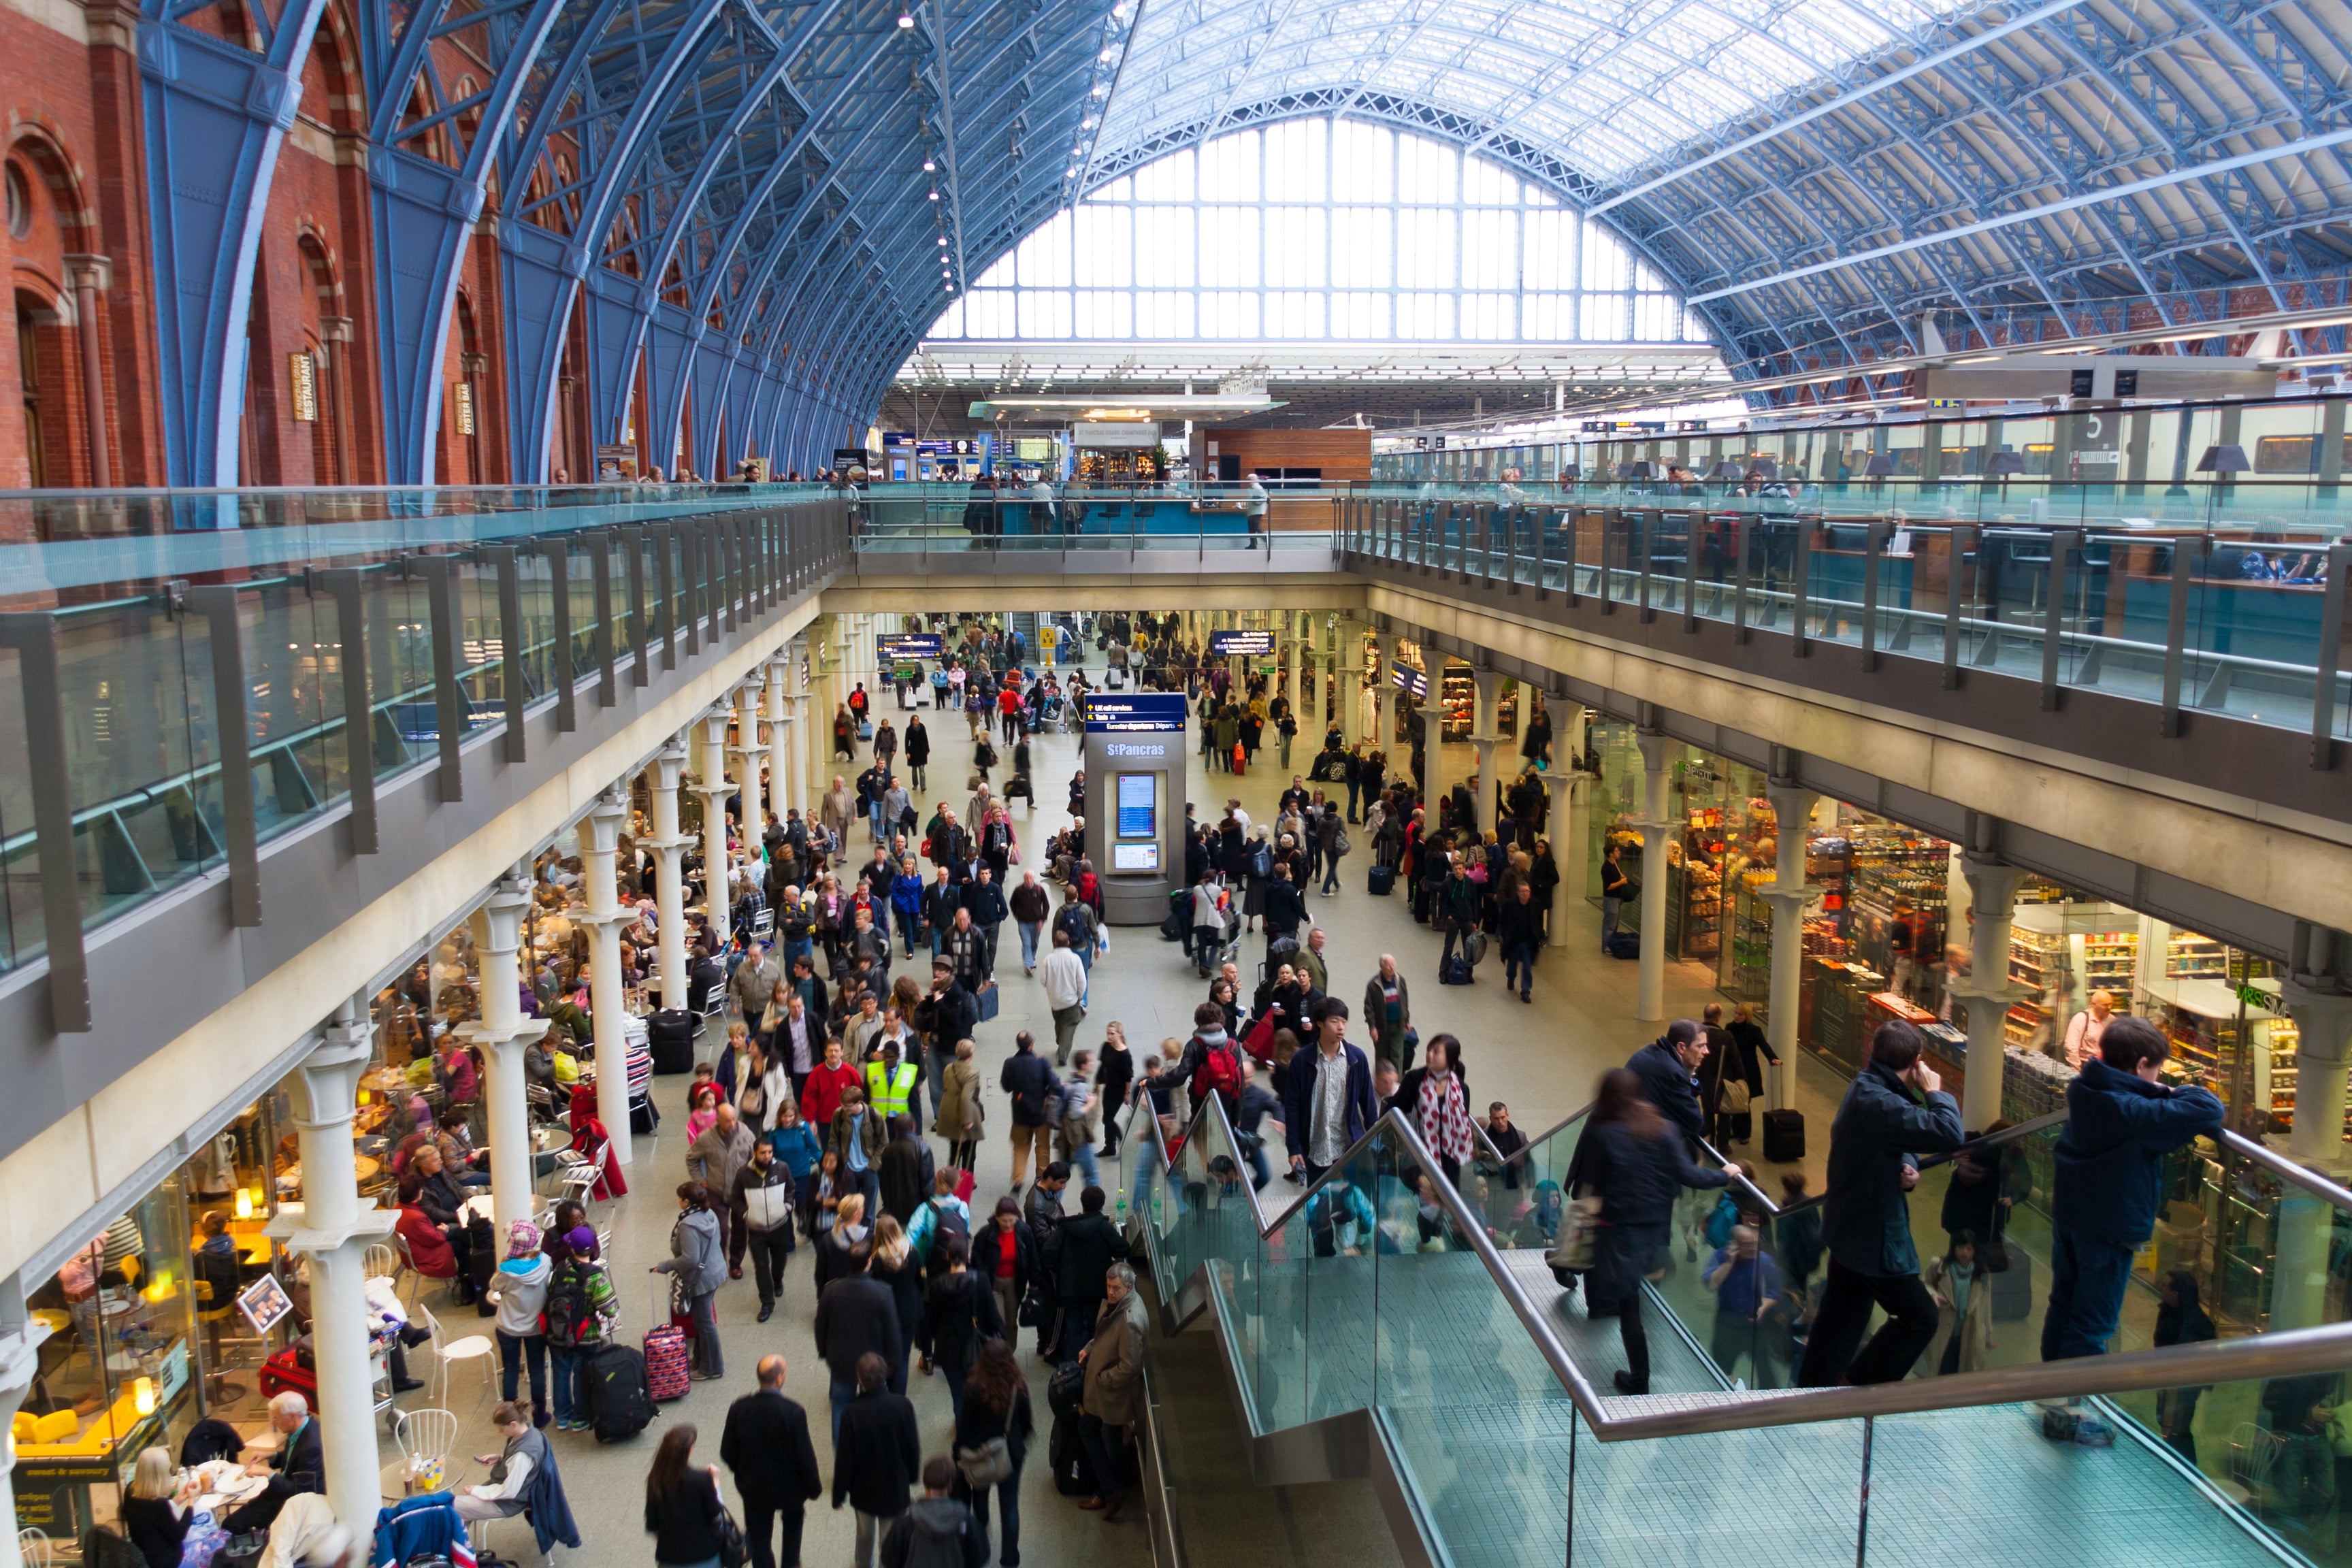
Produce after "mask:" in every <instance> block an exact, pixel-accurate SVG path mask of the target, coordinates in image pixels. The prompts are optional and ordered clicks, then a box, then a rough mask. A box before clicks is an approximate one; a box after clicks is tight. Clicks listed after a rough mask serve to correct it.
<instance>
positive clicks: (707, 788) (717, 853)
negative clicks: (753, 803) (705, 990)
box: [694, 697, 735, 956]
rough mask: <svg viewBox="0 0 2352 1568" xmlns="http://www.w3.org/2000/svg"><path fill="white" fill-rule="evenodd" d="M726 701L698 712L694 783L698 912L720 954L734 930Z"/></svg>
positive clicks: (714, 949) (729, 712) (728, 712)
mask: <svg viewBox="0 0 2352 1568" xmlns="http://www.w3.org/2000/svg"><path fill="white" fill-rule="evenodd" d="M729 703H730V699H727V698H723V697H722V698H720V699H719V701H718V702H717V703H716V704H715V705H713V706H712V707H711V708H709V710H706V711H705V712H704V713H703V715H702V719H701V724H702V782H701V783H699V784H696V785H695V786H694V793H695V794H697V795H700V796H701V797H702V912H703V913H704V915H705V916H707V917H708V918H709V921H710V941H711V943H712V947H711V951H712V952H714V953H716V954H719V955H721V956H723V955H724V954H725V952H726V951H727V935H728V932H729V931H732V930H733V929H734V927H733V924H732V921H730V911H729V910H728V896H729V894H730V892H732V891H733V889H730V887H729V886H728V883H729V880H730V876H729V873H730V869H731V868H730V865H729V861H728V855H727V797H728V796H729V795H732V794H734V793H735V784H734V782H733V781H732V780H730V778H728V776H727V726H728V724H729V723H730V721H732V720H733V718H734V716H735V715H734V710H733V709H732V708H731V707H730V705H729Z"/></svg>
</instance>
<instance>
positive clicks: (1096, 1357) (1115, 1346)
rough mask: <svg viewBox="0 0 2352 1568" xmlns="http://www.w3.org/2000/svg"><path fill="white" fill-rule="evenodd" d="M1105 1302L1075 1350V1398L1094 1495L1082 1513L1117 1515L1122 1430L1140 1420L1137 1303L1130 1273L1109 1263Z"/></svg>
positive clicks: (1122, 1470)
mask: <svg viewBox="0 0 2352 1568" xmlns="http://www.w3.org/2000/svg"><path fill="white" fill-rule="evenodd" d="M1103 1287H1104V1293H1105V1297H1106V1300H1104V1301H1103V1305H1102V1311H1101V1313H1100V1314H1099V1315H1098V1316H1097V1318H1096V1319H1095V1337H1094V1342H1093V1343H1091V1344H1089V1345H1087V1347H1086V1348H1085V1349H1084V1350H1082V1351H1080V1352H1078V1361H1079V1363H1080V1364H1082V1365H1083V1366H1085V1368H1086V1369H1087V1374H1086V1384H1085V1385H1084V1387H1083V1389H1082V1390H1081V1392H1080V1394H1079V1397H1078V1441H1079V1442H1080V1443H1081V1444H1083V1445H1084V1446H1085V1447H1086V1452H1087V1465H1088V1466H1089V1467H1090V1468H1092V1469H1093V1470H1094V1473H1095V1495H1094V1496H1093V1497H1090V1498H1085V1499H1082V1500H1080V1501H1079V1503H1078V1506H1079V1507H1080V1508H1083V1509H1099V1510H1101V1511H1102V1516H1103V1518H1104V1519H1105V1520H1106V1521H1108V1520H1114V1519H1117V1518H1118V1510H1119V1503H1120V1501H1121V1498H1120V1495H1119V1486H1120V1478H1121V1476H1122V1475H1124V1474H1125V1472H1126V1468H1127V1436H1128V1429H1129V1428H1130V1427H1132V1426H1135V1424H1136V1423H1137V1422H1139V1421H1140V1420H1142V1419H1143V1301H1142V1299H1141V1298H1140V1297H1139V1296H1137V1295H1136V1293H1135V1270H1134V1269H1132V1268H1129V1267H1128V1266H1127V1265H1126V1264H1124V1263H1114V1264H1112V1265H1111V1266H1110V1268H1109V1270H1108V1273H1106V1274H1105V1275H1104V1277H1103Z"/></svg>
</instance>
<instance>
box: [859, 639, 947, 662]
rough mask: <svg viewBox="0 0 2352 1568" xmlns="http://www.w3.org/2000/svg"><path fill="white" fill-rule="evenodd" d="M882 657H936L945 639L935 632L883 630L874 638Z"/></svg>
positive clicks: (942, 649) (938, 655)
mask: <svg viewBox="0 0 2352 1568" xmlns="http://www.w3.org/2000/svg"><path fill="white" fill-rule="evenodd" d="M874 645H875V647H877V649H878V650H879V651H880V653H881V655H882V657H883V658H886V659H887V658H939V657H940V654H941V652H943V651H944V648H945V641H944V639H943V638H941V637H940V635H939V633H937V632H885V633H882V634H880V635H878V636H877V637H875V639H874Z"/></svg>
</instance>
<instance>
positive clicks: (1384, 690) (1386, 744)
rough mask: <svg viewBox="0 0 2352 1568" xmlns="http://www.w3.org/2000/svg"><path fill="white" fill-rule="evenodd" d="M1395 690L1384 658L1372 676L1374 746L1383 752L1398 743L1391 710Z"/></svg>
mask: <svg viewBox="0 0 2352 1568" xmlns="http://www.w3.org/2000/svg"><path fill="white" fill-rule="evenodd" d="M1395 689H1396V687H1395V684H1394V683H1393V682H1391V680H1390V679H1389V664H1388V660H1387V659H1385V658H1383V659H1382V660H1381V667H1380V668H1379V669H1378V670H1377V671H1376V672H1375V673H1374V674H1373V676H1372V744H1373V745H1375V746H1378V747H1379V748H1380V749H1381V751H1383V752H1385V751H1387V750H1388V749H1389V748H1390V747H1391V746H1392V745H1394V744H1395V743H1396V721H1395V720H1394V719H1393V718H1391V711H1390V708H1389V693H1390V692H1391V691H1393V690H1395Z"/></svg>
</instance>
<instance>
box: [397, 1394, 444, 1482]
mask: <svg viewBox="0 0 2352 1568" xmlns="http://www.w3.org/2000/svg"><path fill="white" fill-rule="evenodd" d="M393 1440H394V1442H396V1443H397V1444H399V1446H400V1457H401V1458H403V1459H404V1460H405V1461H406V1462H407V1464H408V1467H409V1473H410V1474H411V1475H416V1474H420V1473H424V1472H427V1471H431V1470H436V1469H437V1470H439V1471H440V1472H441V1484H442V1485H443V1486H444V1487H447V1486H449V1485H450V1483H451V1482H452V1481H454V1480H455V1479H456V1478H455V1477H453V1476H452V1475H450V1474H449V1456H450V1455H452V1454H454V1453H456V1452H457V1413H456V1412H454V1411H450V1410H442V1409H436V1408H426V1409H422V1410H411V1411H407V1412H405V1413H404V1414H403V1415H402V1416H401V1418H400V1426H399V1427H398V1429H397V1430H396V1431H395V1432H394V1435H393Z"/></svg>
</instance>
